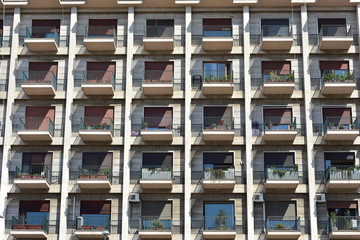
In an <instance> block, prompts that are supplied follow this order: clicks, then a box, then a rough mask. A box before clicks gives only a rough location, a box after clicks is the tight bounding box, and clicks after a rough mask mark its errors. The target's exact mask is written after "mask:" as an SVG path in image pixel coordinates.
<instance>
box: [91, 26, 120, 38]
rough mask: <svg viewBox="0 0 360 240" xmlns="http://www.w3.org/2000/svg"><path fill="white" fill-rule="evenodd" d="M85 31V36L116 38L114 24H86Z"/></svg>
mask: <svg viewBox="0 0 360 240" xmlns="http://www.w3.org/2000/svg"><path fill="white" fill-rule="evenodd" d="M85 31H86V32H85V37H86V38H113V39H114V40H116V27H114V26H88V27H86V29H85Z"/></svg>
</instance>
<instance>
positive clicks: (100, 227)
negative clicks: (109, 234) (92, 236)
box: [96, 226, 105, 231]
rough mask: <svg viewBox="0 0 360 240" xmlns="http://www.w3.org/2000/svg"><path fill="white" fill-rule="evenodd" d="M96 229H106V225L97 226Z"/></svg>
mask: <svg viewBox="0 0 360 240" xmlns="http://www.w3.org/2000/svg"><path fill="white" fill-rule="evenodd" d="M96 230H100V231H103V230H105V227H104V226H97V227H96Z"/></svg>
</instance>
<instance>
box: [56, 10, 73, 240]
mask: <svg viewBox="0 0 360 240" xmlns="http://www.w3.org/2000/svg"><path fill="white" fill-rule="evenodd" d="M76 32H77V7H72V8H71V15H70V28H69V55H68V71H67V84H66V102H65V117H64V123H63V125H64V136H63V137H64V142H63V162H62V182H61V198H60V214H59V216H60V217H59V235H58V236H59V238H58V239H59V240H61V239H66V234H67V212H68V196H69V193H68V192H69V190H68V184H69V171H70V170H69V167H70V156H71V154H70V153H71V134H72V133H71V121H72V110H73V108H72V106H73V94H74V62H75V54H76ZM73 204H75V203H73ZM71 220H75V219H71Z"/></svg>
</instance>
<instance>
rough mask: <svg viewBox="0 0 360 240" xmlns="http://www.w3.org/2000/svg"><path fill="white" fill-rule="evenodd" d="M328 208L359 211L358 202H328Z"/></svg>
mask: <svg viewBox="0 0 360 240" xmlns="http://www.w3.org/2000/svg"><path fill="white" fill-rule="evenodd" d="M327 207H328V208H343V209H357V202H356V201H339V202H335V201H333V202H332V201H328V202H327Z"/></svg>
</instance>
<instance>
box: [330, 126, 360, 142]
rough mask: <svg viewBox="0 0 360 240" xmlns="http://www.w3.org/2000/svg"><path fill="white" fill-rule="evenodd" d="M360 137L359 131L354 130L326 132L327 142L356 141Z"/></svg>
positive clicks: (331, 130)
mask: <svg viewBox="0 0 360 240" xmlns="http://www.w3.org/2000/svg"><path fill="white" fill-rule="evenodd" d="M358 135H359V130H357V129H353V130H349V129H345V130H342V129H328V130H326V133H325V136H324V140H325V141H354V140H355V139H356V138H357V136H358Z"/></svg>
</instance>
